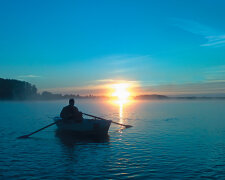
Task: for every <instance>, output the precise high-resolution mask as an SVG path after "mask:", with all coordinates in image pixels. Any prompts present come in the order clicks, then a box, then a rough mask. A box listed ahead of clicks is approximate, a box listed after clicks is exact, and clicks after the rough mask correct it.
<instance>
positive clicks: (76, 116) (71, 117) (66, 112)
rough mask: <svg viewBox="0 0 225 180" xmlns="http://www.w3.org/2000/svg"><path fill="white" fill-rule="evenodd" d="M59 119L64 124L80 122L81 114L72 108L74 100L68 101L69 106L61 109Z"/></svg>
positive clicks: (75, 108) (74, 107)
mask: <svg viewBox="0 0 225 180" xmlns="http://www.w3.org/2000/svg"><path fill="white" fill-rule="evenodd" d="M60 117H61V118H62V120H63V121H64V122H82V119H83V117H82V112H80V111H78V108H77V107H76V106H74V99H70V100H69V105H68V106H65V107H64V108H63V109H62V111H61V113H60Z"/></svg>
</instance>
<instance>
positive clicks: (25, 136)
mask: <svg viewBox="0 0 225 180" xmlns="http://www.w3.org/2000/svg"><path fill="white" fill-rule="evenodd" d="M28 137H29V135H24V136H20V137H18V138H17V139H25V138H28Z"/></svg>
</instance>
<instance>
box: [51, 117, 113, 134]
mask: <svg viewBox="0 0 225 180" xmlns="http://www.w3.org/2000/svg"><path fill="white" fill-rule="evenodd" d="M54 121H55V122H56V126H57V127H58V131H63V132H67V133H68V132H70V133H76V134H80V135H97V136H102V135H107V134H108V130H109V127H110V125H111V122H112V121H110V120H96V119H83V120H82V122H68V123H65V122H63V121H62V119H61V118H60V117H55V118H54Z"/></svg>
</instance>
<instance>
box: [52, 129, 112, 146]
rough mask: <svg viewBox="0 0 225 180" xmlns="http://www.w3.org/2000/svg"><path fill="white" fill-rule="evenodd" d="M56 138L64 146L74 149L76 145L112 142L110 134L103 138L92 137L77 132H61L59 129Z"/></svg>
mask: <svg viewBox="0 0 225 180" xmlns="http://www.w3.org/2000/svg"><path fill="white" fill-rule="evenodd" d="M55 136H56V137H57V138H59V140H60V141H61V143H62V144H64V145H65V146H68V147H73V146H75V145H76V144H86V143H108V142H109V140H110V138H109V135H108V134H106V135H103V136H91V135H84V134H80V133H77V132H71V131H61V130H58V129H57V130H56V131H55Z"/></svg>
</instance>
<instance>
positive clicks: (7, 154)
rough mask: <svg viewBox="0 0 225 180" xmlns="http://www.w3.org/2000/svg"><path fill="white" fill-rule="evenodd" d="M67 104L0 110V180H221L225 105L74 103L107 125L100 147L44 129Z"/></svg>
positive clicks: (224, 174)
mask: <svg viewBox="0 0 225 180" xmlns="http://www.w3.org/2000/svg"><path fill="white" fill-rule="evenodd" d="M66 104H67V101H66V100H63V101H49V102H47V101H46V102H44V101H41V102H0V179H10V178H11V179H47V178H48V179H82V178H87V179H93V178H108V179H127V178H129V179H132V178H133V179H149V178H151V179H159V178H164V179H185V178H186V179H188V178H195V179H200V178H209V179H225V101H222V100H221V101H216V100H211V101H196V100H195V101H191V100H189V101H181V100H180V101H140V102H131V103H127V104H123V105H122V104H115V103H111V102H104V101H93V100H92V101H91V100H79V101H77V103H76V105H77V106H78V107H79V109H80V110H81V111H83V112H86V113H89V114H94V115H97V116H101V117H104V118H108V119H112V120H114V121H117V122H120V123H125V124H130V125H133V127H132V128H128V129H121V127H120V126H118V125H115V124H112V125H111V127H110V130H109V137H108V138H105V139H100V140H99V139H90V138H73V139H70V138H65V137H61V136H59V135H58V134H57V133H56V126H52V127H50V128H48V129H45V130H43V131H41V132H39V133H37V134H34V135H33V136H31V138H28V139H17V137H18V136H21V135H25V134H28V133H30V132H32V131H35V130H37V129H39V128H41V127H43V126H45V125H47V124H50V123H52V119H50V118H49V117H53V116H56V115H58V114H59V113H60V111H61V108H62V107H63V106H65V105H66Z"/></svg>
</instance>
